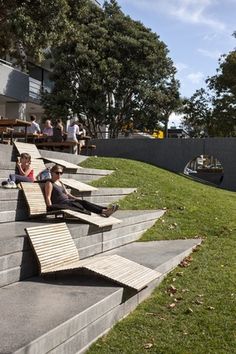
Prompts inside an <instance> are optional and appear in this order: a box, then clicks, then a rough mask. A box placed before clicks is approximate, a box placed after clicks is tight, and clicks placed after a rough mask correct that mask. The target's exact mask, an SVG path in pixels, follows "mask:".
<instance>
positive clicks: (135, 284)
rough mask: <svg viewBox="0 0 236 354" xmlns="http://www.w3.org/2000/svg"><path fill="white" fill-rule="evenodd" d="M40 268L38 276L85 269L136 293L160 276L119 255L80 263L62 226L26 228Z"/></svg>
mask: <svg viewBox="0 0 236 354" xmlns="http://www.w3.org/2000/svg"><path fill="white" fill-rule="evenodd" d="M25 230H26V233H27V235H28V236H29V238H30V241H31V244H32V246H33V249H34V251H35V253H36V256H37V259H38V263H39V266H40V273H41V274H45V273H51V272H60V271H65V270H70V269H80V268H85V269H88V270H90V271H92V272H94V273H96V274H98V275H101V276H102V277H105V278H107V279H111V280H113V281H115V282H117V283H118V284H121V285H125V286H127V287H130V288H132V289H135V290H136V291H140V290H142V289H143V288H144V287H146V286H147V285H148V284H149V283H150V282H151V281H153V280H155V279H157V278H158V277H159V276H160V275H161V274H160V273H158V272H157V271H155V270H152V269H150V268H147V267H145V266H143V265H140V264H138V263H136V262H133V261H130V260H128V259H126V258H123V257H121V256H118V255H108V256H104V255H102V256H94V257H90V258H87V259H84V260H80V259H79V253H78V250H77V248H76V246H75V243H74V241H73V238H72V237H71V234H70V231H69V229H68V227H67V225H66V224H65V223H60V224H56V225H55V224H53V225H46V226H45V225H44V226H36V227H29V228H26V229H25Z"/></svg>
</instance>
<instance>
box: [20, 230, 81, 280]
mask: <svg viewBox="0 0 236 354" xmlns="http://www.w3.org/2000/svg"><path fill="white" fill-rule="evenodd" d="M26 233H27V235H28V236H29V238H30V240H31V243H32V246H33V248H34V250H35V253H36V255H37V258H38V261H39V264H40V272H41V273H44V272H47V271H48V269H54V268H55V269H56V268H58V267H59V268H60V266H61V267H62V268H64V267H65V266H66V264H67V263H71V262H77V261H79V253H78V250H77V248H76V246H75V243H74V241H73V239H72V237H71V234H70V231H69V229H68V227H67V225H66V224H65V223H60V224H51V225H43V226H36V227H29V228H26Z"/></svg>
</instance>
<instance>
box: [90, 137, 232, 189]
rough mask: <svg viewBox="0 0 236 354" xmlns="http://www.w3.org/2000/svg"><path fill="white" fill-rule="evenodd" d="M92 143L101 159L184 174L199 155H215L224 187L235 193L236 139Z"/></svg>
mask: <svg viewBox="0 0 236 354" xmlns="http://www.w3.org/2000/svg"><path fill="white" fill-rule="evenodd" d="M93 143H94V144H96V145H97V149H96V155H98V156H106V157H121V158H127V159H132V160H138V161H142V162H147V163H150V164H152V165H155V166H158V167H161V168H164V169H167V170H169V171H173V172H183V171H184V168H185V166H186V165H187V163H188V162H189V161H191V160H192V159H193V158H195V157H197V156H199V155H202V154H203V155H212V156H214V157H216V158H217V159H218V160H219V161H220V162H221V164H222V165H223V168H224V179H223V182H222V184H221V187H222V188H224V189H229V190H233V191H236V138H208V139H166V140H159V139H107V140H105V139H104V140H102V139H101V140H93Z"/></svg>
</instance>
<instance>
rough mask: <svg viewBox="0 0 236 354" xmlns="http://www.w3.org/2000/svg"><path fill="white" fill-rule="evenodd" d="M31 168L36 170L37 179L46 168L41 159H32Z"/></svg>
mask: <svg viewBox="0 0 236 354" xmlns="http://www.w3.org/2000/svg"><path fill="white" fill-rule="evenodd" d="M31 167H32V168H33V170H34V176H35V177H37V176H38V174H39V173H41V172H42V171H43V170H45V168H46V166H45V164H44V162H43V160H41V159H34V158H33V159H31Z"/></svg>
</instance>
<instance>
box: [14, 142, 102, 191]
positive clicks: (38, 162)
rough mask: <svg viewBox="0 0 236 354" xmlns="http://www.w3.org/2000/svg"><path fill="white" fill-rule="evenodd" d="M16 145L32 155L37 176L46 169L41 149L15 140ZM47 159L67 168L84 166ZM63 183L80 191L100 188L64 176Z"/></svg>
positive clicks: (20, 150) (20, 149)
mask: <svg viewBox="0 0 236 354" xmlns="http://www.w3.org/2000/svg"><path fill="white" fill-rule="evenodd" d="M15 146H16V148H17V150H18V152H19V153H20V154H21V153H23V152H27V153H28V154H30V156H31V166H32V168H33V170H34V173H35V176H37V175H38V174H39V173H40V172H42V171H43V170H45V168H46V166H45V164H44V162H43V160H42V157H41V155H40V152H39V150H38V149H37V147H36V146H35V145H34V144H26V143H19V142H15ZM45 160H47V161H51V162H54V163H56V164H58V165H60V166H63V167H65V168H70V169H71V168H74V169H78V168H82V167H80V166H77V165H74V164H71V163H70V162H67V161H64V160H60V159H50V158H46V159H45ZM61 181H62V183H64V184H65V185H66V186H67V187H69V188H72V189H76V190H78V191H79V192H92V191H96V190H98V189H97V188H95V187H92V186H90V185H88V184H86V183H82V182H79V181H77V180H75V179H73V178H62V179H61Z"/></svg>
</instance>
